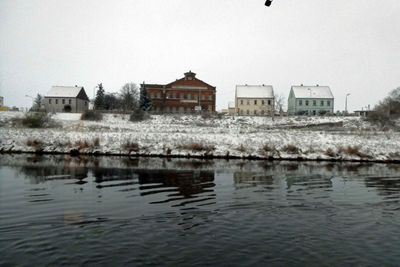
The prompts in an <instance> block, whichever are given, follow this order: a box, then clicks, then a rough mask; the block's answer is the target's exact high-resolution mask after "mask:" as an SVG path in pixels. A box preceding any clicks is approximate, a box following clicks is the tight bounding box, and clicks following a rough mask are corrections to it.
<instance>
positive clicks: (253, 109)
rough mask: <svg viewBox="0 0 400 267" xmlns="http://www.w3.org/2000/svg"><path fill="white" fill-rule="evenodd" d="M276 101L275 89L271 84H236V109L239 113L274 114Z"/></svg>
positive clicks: (246, 114) (249, 114) (248, 114)
mask: <svg viewBox="0 0 400 267" xmlns="http://www.w3.org/2000/svg"><path fill="white" fill-rule="evenodd" d="M274 103H275V97H274V89H273V87H272V86H271V85H264V84H263V85H247V84H246V85H236V91H235V111H236V114H237V115H243V116H268V115H272V114H273V112H274Z"/></svg>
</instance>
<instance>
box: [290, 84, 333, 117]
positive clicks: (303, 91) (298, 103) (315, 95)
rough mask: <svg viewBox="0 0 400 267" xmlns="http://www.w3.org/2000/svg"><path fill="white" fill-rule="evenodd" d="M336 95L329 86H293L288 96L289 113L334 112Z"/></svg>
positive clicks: (322, 113)
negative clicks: (334, 95)
mask: <svg viewBox="0 0 400 267" xmlns="http://www.w3.org/2000/svg"><path fill="white" fill-rule="evenodd" d="M333 111H334V97H333V94H332V91H331V89H330V88H329V86H319V85H316V86H303V85H300V86H292V87H291V89H290V94H289V98H288V114H289V115H312V116H317V115H325V114H333Z"/></svg>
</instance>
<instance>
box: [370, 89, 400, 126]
mask: <svg viewBox="0 0 400 267" xmlns="http://www.w3.org/2000/svg"><path fill="white" fill-rule="evenodd" d="M399 118H400V87H397V88H396V89H394V90H392V91H391V92H390V93H389V95H388V96H387V97H386V98H384V99H383V100H382V101H380V102H379V103H378V104H377V105H376V106H375V107H374V109H373V110H372V112H371V113H370V114H368V117H367V119H368V121H370V122H372V123H374V124H378V125H380V126H382V127H391V126H395V125H396V121H397V120H398V119H399Z"/></svg>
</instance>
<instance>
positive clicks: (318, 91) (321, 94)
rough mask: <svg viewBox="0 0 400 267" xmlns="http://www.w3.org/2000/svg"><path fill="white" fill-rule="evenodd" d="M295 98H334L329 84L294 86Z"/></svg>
mask: <svg viewBox="0 0 400 267" xmlns="http://www.w3.org/2000/svg"><path fill="white" fill-rule="evenodd" d="M292 91H293V94H294V97H295V98H334V97H333V94H332V91H331V89H330V88H329V86H292Z"/></svg>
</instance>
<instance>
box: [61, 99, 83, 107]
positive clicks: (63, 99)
mask: <svg viewBox="0 0 400 267" xmlns="http://www.w3.org/2000/svg"><path fill="white" fill-rule="evenodd" d="M63 100H64V99H63ZM85 107H87V101H85Z"/></svg>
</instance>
